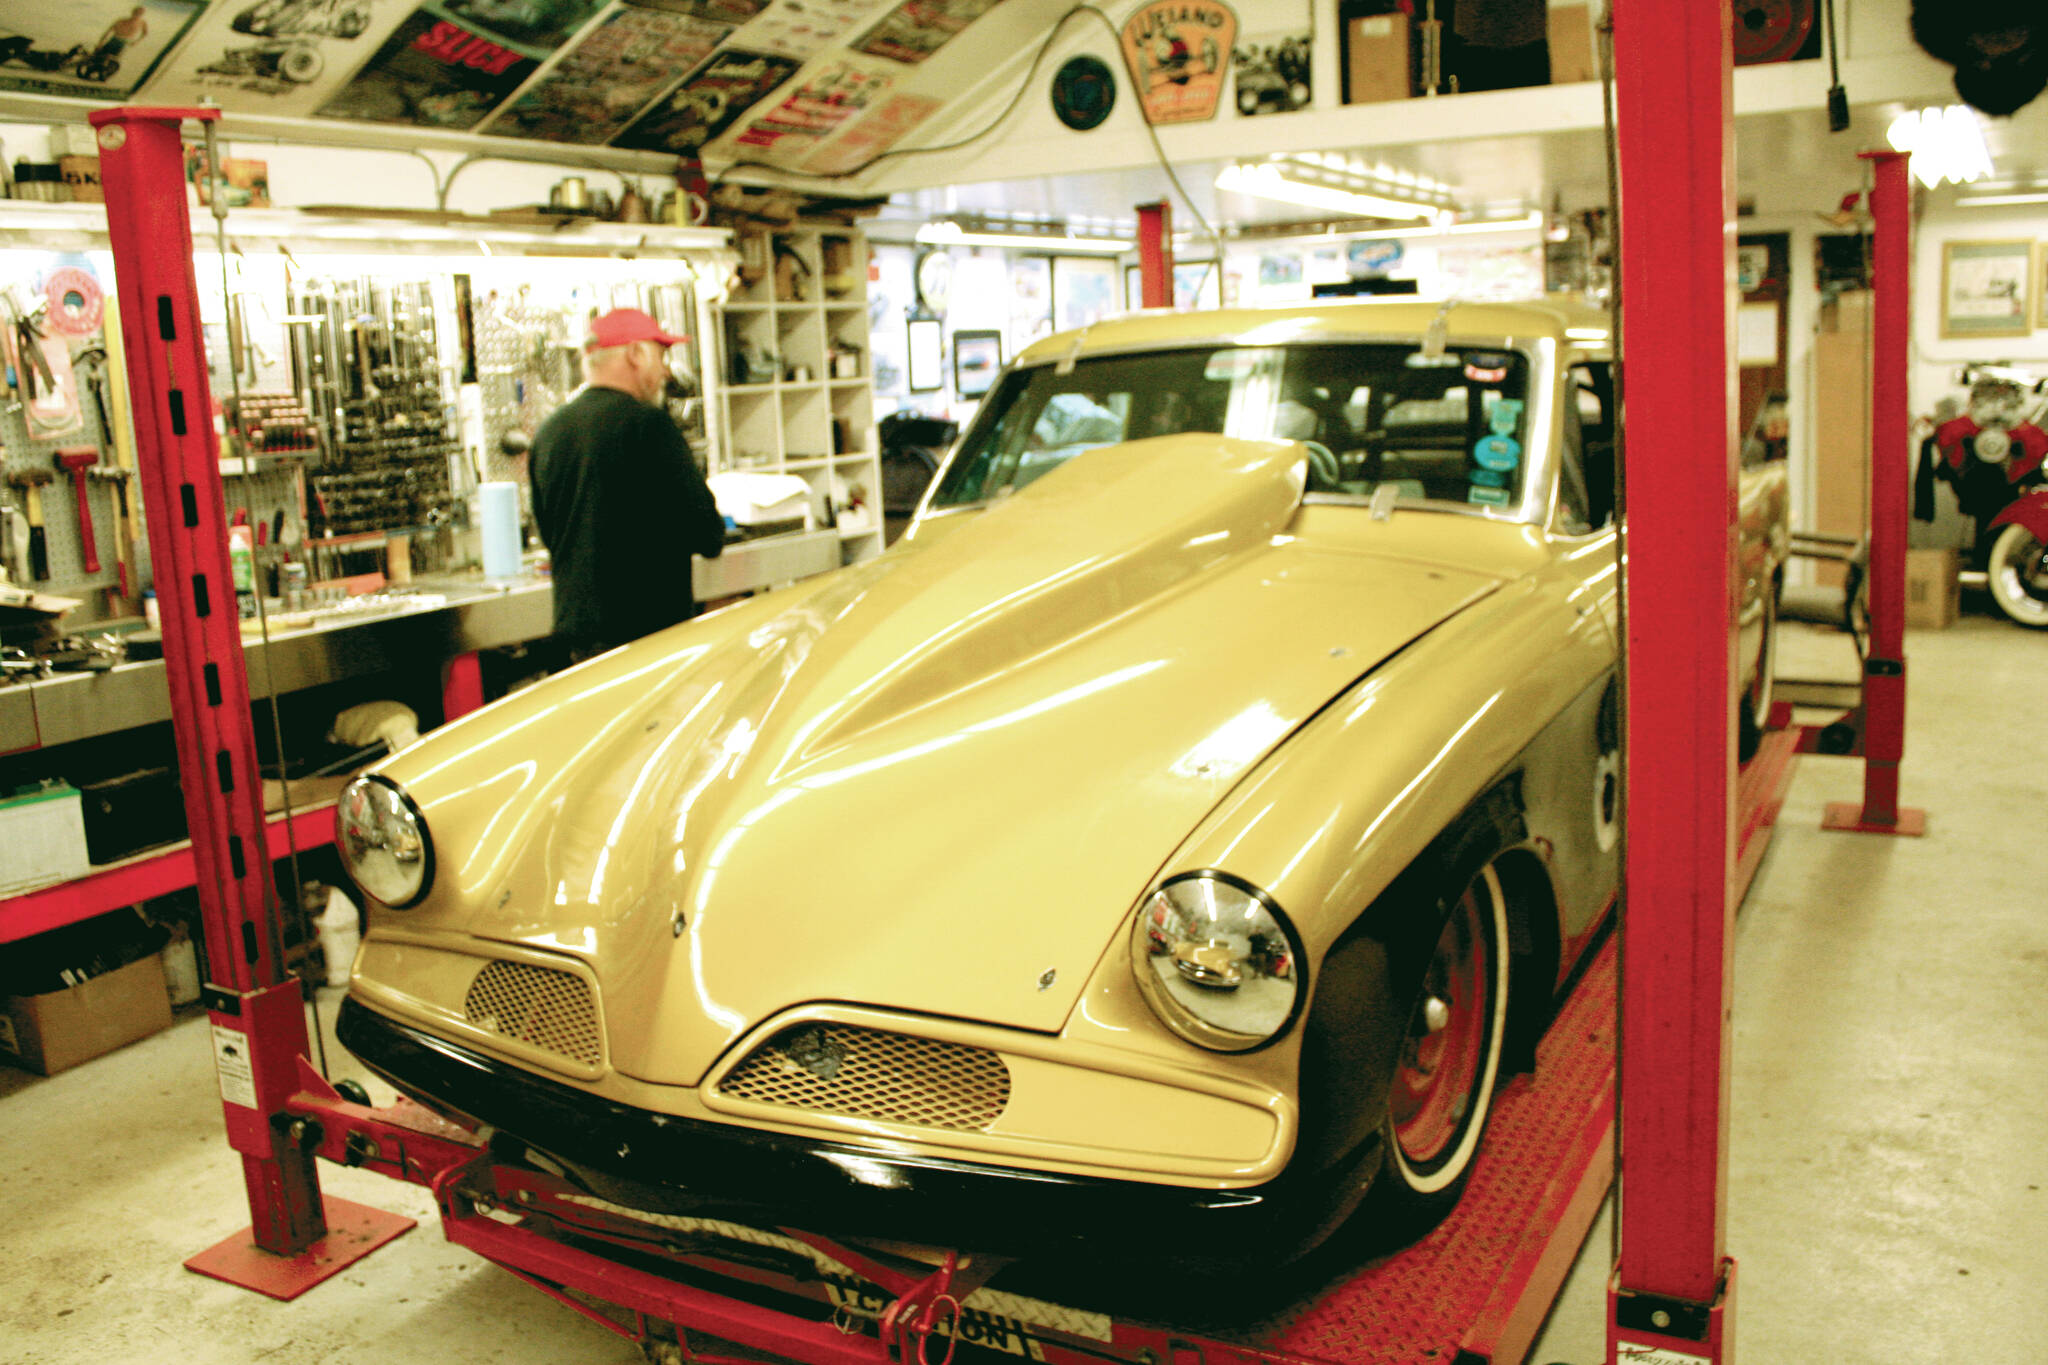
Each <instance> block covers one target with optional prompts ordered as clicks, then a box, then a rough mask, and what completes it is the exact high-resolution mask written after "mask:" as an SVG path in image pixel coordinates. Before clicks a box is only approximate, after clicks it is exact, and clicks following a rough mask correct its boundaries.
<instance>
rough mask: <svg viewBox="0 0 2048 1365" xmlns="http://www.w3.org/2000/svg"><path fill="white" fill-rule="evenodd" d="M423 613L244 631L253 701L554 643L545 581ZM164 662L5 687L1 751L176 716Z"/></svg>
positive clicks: (737, 550) (714, 583)
mask: <svg viewBox="0 0 2048 1365" xmlns="http://www.w3.org/2000/svg"><path fill="white" fill-rule="evenodd" d="M838 563H839V534H838V532H836V531H832V530H823V531H803V532H794V533H791V534H788V535H780V536H771V537H767V538H764V539H761V540H754V541H741V542H738V543H736V544H733V545H729V546H727V547H726V549H725V552H724V553H723V554H722V555H721V556H720V557H719V558H717V559H698V560H696V561H694V564H693V566H692V573H691V585H692V590H693V591H694V593H695V595H696V597H697V600H698V601H700V602H709V601H717V600H719V599H721V598H727V597H734V596H738V595H740V594H742V593H748V592H754V591H758V590H760V589H762V588H767V587H772V586H775V585H776V584H780V583H789V582H794V581H796V580H797V579H800V578H807V577H809V576H811V575H812V574H816V573H820V572H822V571H824V570H826V569H830V568H835V567H837V566H838ZM411 592H412V593H413V594H415V595H417V597H418V598H419V599H420V602H419V605H418V606H417V607H412V608H408V607H406V606H404V605H403V601H404V598H403V595H402V593H401V594H400V595H398V596H397V598H396V601H397V605H395V606H394V608H393V609H392V610H390V611H384V612H378V613H375V614H358V613H344V612H337V613H333V614H331V615H329V616H326V617H324V618H321V619H318V620H316V621H315V622H314V623H313V624H312V625H310V626H300V627H297V628H294V629H286V630H279V629H277V628H276V626H275V625H273V627H272V632H271V638H270V644H269V646H268V647H267V648H266V647H265V646H264V644H263V643H262V642H261V640H259V639H257V638H255V637H254V636H252V635H250V634H248V633H247V632H245V633H244V638H243V658H244V660H245V661H246V662H247V664H248V669H249V694H250V696H251V697H253V698H257V699H262V698H265V697H268V696H271V695H272V694H273V693H275V694H277V695H280V696H282V695H284V694H286V693H290V692H296V691H298V690H300V689H302V688H307V687H315V686H318V685H320V684H322V683H330V682H338V681H341V680H343V679H347V678H355V677H362V676H365V675H368V674H373V673H378V672H382V671H385V670H387V669H394V668H400V667H413V666H417V665H418V664H419V663H420V662H421V661H422V660H426V659H440V660H444V661H448V662H450V663H453V662H455V661H458V660H461V659H463V658H465V657H466V656H469V655H473V654H475V653H476V652H477V651H478V650H482V649H497V648H503V647H505V646H508V645H516V644H521V643H523V642H526V641H529V640H538V639H542V638H544V637H546V636H547V634H548V633H549V629H550V623H551V621H552V616H553V611H554V588H553V585H552V583H551V581H550V580H549V579H548V578H546V577H545V576H542V575H528V576H525V577H521V578H517V579H508V580H499V581H492V582H486V581H485V580H483V579H481V578H479V577H478V576H476V575H475V574H451V575H432V576H421V577H419V578H417V579H416V580H415V581H414V582H413V583H412V585H411ZM164 676H165V675H164V663H163V661H162V660H161V659H152V660H146V661H143V662H137V663H124V664H120V665H118V666H116V667H115V668H113V669H111V670H108V671H106V672H101V673H61V674H58V675H56V676H54V677H50V678H43V679H38V680H36V681H34V682H29V683H16V684H13V685H11V686H0V754H4V753H15V752H19V751H21V750H25V749H48V748H53V747H55V746H57V745H59V744H69V743H71V742H73V741H75V740H81V739H90V738H92V737H93V736H95V735H105V734H113V733H115V732H117V731H121V730H128V729H132V728H134V727H136V726H139V725H154V724H158V723H161V722H164V721H168V720H169V719H170V718H171V703H170V694H169V691H168V689H167V687H166V684H165V681H164Z"/></svg>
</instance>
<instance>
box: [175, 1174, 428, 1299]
mask: <svg viewBox="0 0 2048 1365" xmlns="http://www.w3.org/2000/svg"><path fill="white" fill-rule="evenodd" d="M320 1203H321V1207H322V1208H323V1209H324V1210H325V1213H326V1221H327V1231H326V1232H325V1233H324V1234H322V1235H321V1236H320V1237H318V1238H316V1239H314V1241H313V1244H312V1245H311V1246H309V1247H307V1248H306V1249H305V1250H304V1251H301V1252H299V1253H298V1254H297V1255H294V1256H279V1255H276V1254H275V1253H273V1252H268V1251H265V1250H264V1249H263V1248H262V1247H259V1246H257V1245H256V1242H255V1240H254V1234H253V1232H252V1231H251V1229H249V1228H243V1229H242V1230H241V1231H240V1232H238V1233H236V1234H235V1235H234V1236H232V1237H229V1238H226V1239H224V1240H222V1241H220V1242H217V1243H215V1244H214V1245H213V1246H210V1247H208V1248H207V1249H206V1250H204V1251H202V1252H200V1253H199V1254H198V1255H197V1256H193V1257H191V1258H190V1259H189V1260H187V1261H186V1262H185V1269H187V1270H193V1271H197V1272H198V1273H199V1274H201V1275H208V1276H211V1277H212V1278H214V1279H216V1280H225V1281H227V1282H228V1283H229V1284H233V1285H240V1286H241V1287H242V1288H244V1289H253V1290H255V1291H256V1292H257V1293H259V1294H268V1295H269V1296H270V1297H271V1298H273V1299H296V1298H297V1297H298V1296H299V1295H301V1294H303V1293H305V1292H306V1291H307V1290H308V1289H311V1288H312V1287H313V1286H314V1285H316V1284H318V1283H320V1282H321V1281H322V1280H325V1279H328V1278H330V1277H332V1276H334V1275H337V1274H339V1273H341V1272H342V1271H344V1270H346V1269H348V1267H350V1266H352V1265H354V1264H355V1263H356V1262H357V1261H360V1260H362V1259H363V1257H365V1256H367V1255H369V1254H370V1253H371V1252H373V1251H375V1250H376V1249H377V1248H378V1247H381V1246H383V1245H384V1244H385V1243H386V1242H391V1241H395V1240H396V1239H397V1238H399V1237H402V1236H404V1235H405V1234H406V1233H408V1232H411V1231H412V1230H413V1229H414V1228H416V1227H418V1226H419V1224H418V1222H417V1221H416V1220H414V1219H411V1218H406V1217H402V1216H401V1215H399V1214H395V1213H386V1212H384V1211H383V1210H382V1209H373V1208H371V1207H370V1206H369V1205H367V1204H357V1203H354V1202H352V1201H350V1200H347V1199H337V1198H335V1197H334V1196H333V1195H331V1194H330V1195H326V1196H323V1197H322V1199H321V1201H320Z"/></svg>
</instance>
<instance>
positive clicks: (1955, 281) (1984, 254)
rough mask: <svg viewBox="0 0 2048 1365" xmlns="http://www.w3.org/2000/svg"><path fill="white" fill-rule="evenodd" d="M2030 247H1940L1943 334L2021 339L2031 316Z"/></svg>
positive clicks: (2010, 243) (2023, 243)
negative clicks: (2019, 337)
mask: <svg viewBox="0 0 2048 1365" xmlns="http://www.w3.org/2000/svg"><path fill="white" fill-rule="evenodd" d="M2033 266H2034V244H2033V243H2032V242H2031V241H2003V242H1943V243H1942V245H1941V334H1942V335H1943V336H1945V337H2015V336H2025V335H2026V334H2027V331H2028V324H2029V321H2030V319H2031V315H2032V308H2033V297H2034V286H2033V278H2032V277H2033Z"/></svg>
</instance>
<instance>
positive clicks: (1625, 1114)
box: [1607, 0, 1737, 1365]
mask: <svg viewBox="0 0 2048 1365" xmlns="http://www.w3.org/2000/svg"><path fill="white" fill-rule="evenodd" d="M1614 49H1615V60H1614V65H1615V86H1616V89H1615V104H1616V110H1617V134H1618V141H1619V144H1620V167H1621V223H1620V245H1621V271H1622V275H1621V278H1622V293H1621V297H1622V309H1623V313H1622V318H1623V325H1624V327H1625V328H1626V332H1627V335H1626V338H1625V340H1624V355H1625V358H1624V364H1625V366H1626V368H1625V370H1624V383H1625V386H1626V402H1627V425H1628V431H1629V433H1630V437H1631V439H1630V440H1629V441H1628V444H1627V446H1626V458H1627V464H1626V474H1627V485H1626V487H1627V499H1628V502H1627V509H1626V515H1627V523H1626V534H1627V543H1626V544H1627V550H1626V554H1627V566H1626V567H1627V572H1626V574H1625V577H1624V584H1623V587H1624V592H1625V594H1626V599H1625V600H1626V604H1627V615H1626V619H1627V623H1628V639H1627V642H1626V647H1627V650H1628V669H1627V675H1628V774H1629V781H1628V825H1627V829H1628V845H1627V863H1626V867H1625V871H1624V876H1625V883H1624V885H1625V901H1624V907H1623V909H1624V916H1623V919H1622V922H1621V947H1622V971H1621V981H1622V987H1621V1028H1620V1057H1619V1059H1618V1062H1617V1078H1618V1082H1619V1087H1620V1105H1621V1118H1620V1142H1619V1146H1620V1161H1619V1167H1620V1169H1619V1179H1620V1193H1619V1196H1618V1199H1619V1212H1618V1214H1617V1227H1618V1229H1619V1237H1620V1251H1619V1255H1618V1257H1617V1259H1616V1262H1615V1269H1614V1276H1613V1279H1612V1280H1611V1282H1610V1284H1609V1312H1608V1329H1607V1343H1608V1359H1609V1360H1610V1361H1618V1360H1629V1359H1640V1358H1642V1357H1643V1355H1644V1354H1645V1352H1646V1351H1649V1350H1656V1351H1660V1352H1662V1353H1663V1354H1660V1355H1658V1356H1657V1357H1656V1358H1657V1359H1659V1360H1666V1361H1671V1362H1680V1361H1683V1362H1688V1363H1690V1362H1700V1365H1707V1362H1715V1363H1716V1365H1718V1363H1719V1362H1726V1361H1730V1360H1732V1359H1733V1358H1734V1356H1733V1342H1732V1334H1731V1329H1732V1327H1733V1319H1732V1314H1731V1311H1730V1309H1731V1305H1732V1302H1733V1295H1734V1289H1735V1263H1734V1262H1733V1261H1732V1260H1731V1259H1729V1258H1728V1257H1727V1256H1726V1255H1725V1253H1724V1225H1725V1211H1726V1198H1725V1186H1726V1179H1725V1177H1726V1151H1727V1132H1728V1082H1727V1076H1728V1068H1727V1059H1728V967H1729V954H1730V945H1731V941H1732V933H1731V931H1732V928H1733V916H1734V904H1733V898H1732V897H1731V895H1730V890H1729V888H1730V881H1731V878H1732V872H1733V868H1732V862H1733V859H1732V855H1731V847H1730V842H1731V841H1730V837H1729V836H1730V832H1731V828H1732V824H1733V815H1734V782H1733V772H1734V768H1735V763H1734V744H1733V738H1732V736H1731V735H1730V734H1729V727H1730V717H1731V715H1732V713H1733V711H1734V706H1735V689H1734V674H1735V639H1734V630H1733V616H1734V612H1733V606H1734V603H1735V600H1736V598H1735V593H1734V581H1735V580H1734V571H1735V569H1734V566H1735V535H1736V531H1735V522H1736V505H1737V482H1736V480H1737V461H1736V448H1735V440H1734V431H1735V350H1734V339H1733V334H1732V330H1731V327H1730V323H1731V320H1732V318H1733V315H1734V307H1733V303H1734V290H1733V286H1734V279H1735V271H1734V259H1733V257H1734V245H1735V234H1734V230H1733V225H1734V219H1735V204H1734V195H1733V175H1734V167H1733V159H1734V158H1733V142H1734V136H1733V122H1732V116H1733V80H1732V70H1733V63H1732V52H1731V42H1730V30H1729V24H1728V11H1727V8H1726V7H1725V6H1720V5H1703V4H1678V5H1675V4H1671V3H1669V0H1619V3H1617V5H1616V6H1615V13H1614Z"/></svg>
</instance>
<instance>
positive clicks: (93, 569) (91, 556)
mask: <svg viewBox="0 0 2048 1365" xmlns="http://www.w3.org/2000/svg"><path fill="white" fill-rule="evenodd" d="M99 462H100V452H99V449H98V447H96V446H64V447H62V448H60V449H59V450H58V451H57V468H58V469H59V470H60V471H62V472H63V473H66V474H69V475H70V476H71V483H72V486H73V487H75V488H76V489H77V490H78V544H79V547H80V549H81V550H82V551H83V552H84V555H85V571H86V572H87V573H98V572H99V571H100V547H99V544H98V542H97V541H95V540H94V539H93V534H92V499H91V498H89V497H87V496H86V493H85V489H86V477H85V471H86V470H88V469H91V468H92V467H93V466H94V465H96V464H98V463H99Z"/></svg>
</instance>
